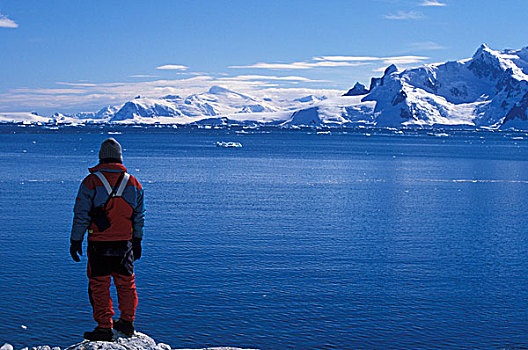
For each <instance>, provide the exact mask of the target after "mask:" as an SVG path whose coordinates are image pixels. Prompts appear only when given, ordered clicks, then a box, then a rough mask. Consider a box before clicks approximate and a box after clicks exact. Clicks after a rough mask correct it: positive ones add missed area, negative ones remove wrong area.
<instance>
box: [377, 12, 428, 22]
mask: <svg viewBox="0 0 528 350" xmlns="http://www.w3.org/2000/svg"><path fill="white" fill-rule="evenodd" d="M383 17H384V18H385V19H391V20H407V19H422V18H424V15H423V13H421V12H419V11H408V12H406V11H398V12H397V13H396V14H390V15H385V16H383Z"/></svg>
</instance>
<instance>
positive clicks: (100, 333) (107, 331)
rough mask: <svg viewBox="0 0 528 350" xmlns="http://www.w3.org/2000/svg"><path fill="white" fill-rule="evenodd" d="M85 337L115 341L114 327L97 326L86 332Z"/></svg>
mask: <svg viewBox="0 0 528 350" xmlns="http://www.w3.org/2000/svg"><path fill="white" fill-rule="evenodd" d="M84 339H88V340H94V341H114V332H112V328H103V327H95V329H94V330H93V331H91V332H84Z"/></svg>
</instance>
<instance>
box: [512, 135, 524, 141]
mask: <svg viewBox="0 0 528 350" xmlns="http://www.w3.org/2000/svg"><path fill="white" fill-rule="evenodd" d="M512 140H524V137H522V136H516V137H512Z"/></svg>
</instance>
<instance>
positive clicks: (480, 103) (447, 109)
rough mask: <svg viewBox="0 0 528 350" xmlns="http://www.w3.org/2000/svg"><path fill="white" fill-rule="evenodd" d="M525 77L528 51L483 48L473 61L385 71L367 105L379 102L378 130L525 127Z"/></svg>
mask: <svg viewBox="0 0 528 350" xmlns="http://www.w3.org/2000/svg"><path fill="white" fill-rule="evenodd" d="M527 73H528V48H524V49H522V50H517V51H515V50H504V51H495V50H492V49H490V48H489V47H487V46H486V45H482V46H481V47H480V48H479V49H478V50H477V52H476V53H475V54H474V55H473V57H472V58H471V59H466V60H460V61H456V62H446V63H442V64H433V65H424V66H421V67H417V68H413V69H407V70H404V71H394V70H391V71H387V72H386V73H385V74H384V75H383V77H382V78H380V79H379V81H378V82H377V83H376V84H375V86H374V87H373V88H372V89H371V91H370V93H369V94H368V95H367V96H366V97H365V98H364V99H363V101H373V102H375V103H376V107H375V111H374V113H376V114H377V117H376V124H377V125H391V126H398V125H427V126H434V125H460V126H476V127H495V128H497V127H502V126H509V125H511V124H512V123H515V124H517V125H521V124H520V123H519V122H523V121H525V120H526V112H527V104H526V102H525V100H526V98H525V96H526V93H527V92H528V75H527ZM523 98H524V99H523Z"/></svg>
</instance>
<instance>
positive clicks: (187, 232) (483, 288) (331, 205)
mask: <svg viewBox="0 0 528 350" xmlns="http://www.w3.org/2000/svg"><path fill="white" fill-rule="evenodd" d="M112 131H114V132H115V131H116V129H112ZM117 131H120V132H121V134H117V135H111V136H114V137H116V138H117V139H118V140H119V141H120V142H121V143H122V145H123V147H124V148H125V152H124V157H125V165H126V166H127V167H128V169H129V172H130V173H132V174H134V175H135V176H136V177H137V178H138V179H139V180H140V181H141V182H142V183H143V186H144V188H145V198H146V206H147V222H146V228H145V239H144V251H143V258H142V259H141V260H140V261H139V262H138V263H137V264H136V282H137V286H138V294H139V299H140V301H139V307H138V315H137V320H136V327H137V329H138V330H140V331H142V332H144V333H147V334H149V335H150V336H152V337H153V338H154V339H156V340H157V341H161V342H165V343H168V344H170V345H171V346H172V347H174V348H202V347H206V346H237V347H249V348H260V349H272V350H274V349H470V348H471V349H476V348H478V349H501V348H519V347H526V346H528V235H527V228H528V216H527V213H528V200H527V198H528V162H527V161H528V137H526V135H519V134H512V133H491V132H478V133H477V132H449V136H447V137H435V136H431V135H428V134H427V133H426V132H407V133H406V134H404V135H399V134H393V133H391V132H387V131H385V132H381V131H376V130H374V131H369V133H370V134H371V136H370V137H368V136H367V135H365V131H361V130H356V131H349V132H348V133H346V134H345V133H336V132H333V133H332V134H330V135H317V134H315V133H309V132H307V131H302V130H301V131H273V132H271V133H261V132H255V133H252V134H243V135H242V134H235V133H234V132H233V131H229V130H207V131H204V130H190V129H178V130H171V129H163V128H159V129H140V128H130V127H128V128H122V129H117ZM108 136H109V135H108V130H107V129H99V128H96V127H93V128H84V129H82V128H65V129H61V130H46V129H43V128H22V127H5V126H4V127H1V128H0V223H1V224H0V343H3V342H9V343H11V344H13V345H15V347H22V346H36V345H41V344H48V345H57V346H62V347H63V346H68V345H71V344H72V343H74V342H77V341H79V340H80V339H81V335H82V333H83V332H84V331H85V330H89V329H91V328H92V327H93V326H94V323H93V321H92V319H91V308H90V305H89V301H88V297H87V293H86V289H87V279H86V276H85V269H86V266H85V264H86V259H85V257H83V260H82V263H74V262H73V261H72V260H71V259H70V257H69V253H68V246H69V242H68V239H69V231H70V226H71V221H72V206H73V203H74V197H75V194H76V191H77V188H78V185H79V183H80V181H81V180H82V178H83V177H84V176H85V175H86V174H87V168H88V167H89V166H92V165H95V164H96V161H97V152H98V147H99V144H100V142H101V141H102V140H104V139H105V138H106V137H108ZM523 136H524V139H519V137H523ZM216 141H237V142H241V143H242V144H243V147H242V148H235V149H224V148H219V147H215V144H214V143H215V142H216ZM84 249H85V248H84ZM114 300H115V301H117V300H116V299H115V298H114ZM116 309H117V307H116ZM22 325H24V326H26V327H27V329H24V328H22Z"/></svg>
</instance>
